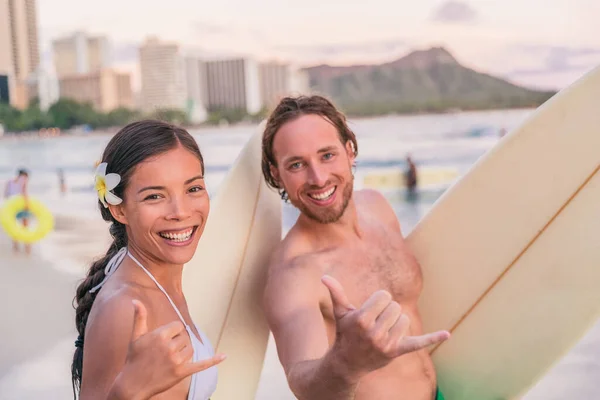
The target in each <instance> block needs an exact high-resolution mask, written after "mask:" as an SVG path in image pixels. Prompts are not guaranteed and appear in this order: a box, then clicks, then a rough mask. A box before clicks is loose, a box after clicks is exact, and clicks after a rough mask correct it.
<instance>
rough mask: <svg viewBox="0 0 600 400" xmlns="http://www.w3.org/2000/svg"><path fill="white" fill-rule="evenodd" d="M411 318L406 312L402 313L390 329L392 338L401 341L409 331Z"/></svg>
mask: <svg viewBox="0 0 600 400" xmlns="http://www.w3.org/2000/svg"><path fill="white" fill-rule="evenodd" d="M409 328H410V318H408V315H406V314H400V317H398V320H397V321H396V323H395V324H394V325H393V326H392V327H391V329H390V330H389V335H390V336H389V337H390V340H396V341H397V343H400V341H401V340H402V338H403V337H405V336H406V334H407V333H409Z"/></svg>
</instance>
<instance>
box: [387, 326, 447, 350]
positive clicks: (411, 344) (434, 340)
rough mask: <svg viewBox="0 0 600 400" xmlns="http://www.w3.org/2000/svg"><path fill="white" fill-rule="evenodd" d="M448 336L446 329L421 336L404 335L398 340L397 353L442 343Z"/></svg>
mask: <svg viewBox="0 0 600 400" xmlns="http://www.w3.org/2000/svg"><path fill="white" fill-rule="evenodd" d="M449 338H450V333H449V332H447V331H439V332H434V333H428V334H427V335H422V336H406V337H404V338H403V339H401V341H400V345H399V348H398V351H399V353H400V354H399V355H402V354H406V353H410V352H413V351H417V350H421V349H423V348H425V347H428V346H431V345H433V344H438V343H442V342H444V341H446V340H448V339H449Z"/></svg>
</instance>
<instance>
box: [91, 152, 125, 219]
mask: <svg viewBox="0 0 600 400" xmlns="http://www.w3.org/2000/svg"><path fill="white" fill-rule="evenodd" d="M107 166H108V164H107V163H105V162H103V163H100V164H99V165H98V168H96V177H95V183H96V191H97V192H98V199H100V202H101V203H102V205H104V207H106V208H108V205H107V204H106V203H108V204H112V205H113V206H116V205H119V204H121V202H123V200H121V199H120V198H119V197H118V196H115V195H114V194H113V193H111V190H113V189H114V188H116V187H117V185H118V184H119V182H121V177H120V176H119V174H108V175H106V167H107Z"/></svg>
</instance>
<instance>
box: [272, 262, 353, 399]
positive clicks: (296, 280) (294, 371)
mask: <svg viewBox="0 0 600 400" xmlns="http://www.w3.org/2000/svg"><path fill="white" fill-rule="evenodd" d="M323 290H326V289H325V287H324V286H323V284H322V283H321V276H320V274H318V271H317V269H313V268H310V267H308V266H303V265H291V266H290V265H282V266H277V269H276V271H275V272H273V273H272V275H271V276H270V277H269V280H268V282H267V286H266V289H265V296H264V309H265V313H266V316H267V320H268V322H269V325H270V328H271V331H272V332H273V336H274V338H275V342H276V344H277V352H278V354H279V360H280V361H281V363H282V365H283V368H284V370H285V372H286V376H287V380H288V384H289V386H290V389H291V390H292V392H293V393H294V394H295V395H296V397H298V399H300V400H305V399H310V400H320V399H327V400H330V399H339V400H345V399H353V398H354V393H355V391H356V387H357V386H358V378H357V377H355V376H354V377H353V376H352V374H351V373H350V371H348V370H347V369H346V368H345V367H344V363H343V362H342V360H339V359H338V358H337V356H336V354H335V353H336V352H335V350H329V342H328V339H327V331H326V329H325V321H324V319H323V315H322V314H321V308H320V298H321V297H322V293H323ZM325 293H326V294H327V292H325Z"/></svg>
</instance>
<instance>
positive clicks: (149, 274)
mask: <svg viewBox="0 0 600 400" xmlns="http://www.w3.org/2000/svg"><path fill="white" fill-rule="evenodd" d="M127 255H128V256H129V258H131V259H132V260H133V261H134V262H135V263H136V264H137V265H138V266H139V267H140V268H141V269H143V270H144V272H145V273H146V274H147V275H148V276H149V277H150V279H152V281H153V282H154V283H155V284H156V286H157V287H158V288H159V289H160V291H161V292H163V294H164V295H165V296H167V300H169V303H171V305H172V306H173V309H174V310H175V312H176V313H177V316H178V317H179V319H180V320H181V322H182V323H183V325H184V326H185V327H186V328H187V327H188V326H187V324H186V323H185V320H184V319H183V316H182V315H181V313H180V312H179V309H178V308H177V306H176V305H175V303H173V300H171V297H170V296H169V295H168V294H167V291H166V290H165V289H163V287H162V286H161V285H160V283H158V281H157V280H156V278H154V276H152V274H151V273H150V271H148V270H147V269H146V268H144V266H143V265H142V263H140V262H139V261H138V260H137V259H136V258H135V257H134V256H133V255H132V254H131V253H130V252H129V251H128V252H127Z"/></svg>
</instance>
